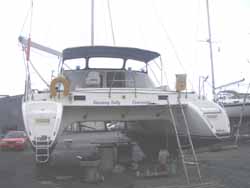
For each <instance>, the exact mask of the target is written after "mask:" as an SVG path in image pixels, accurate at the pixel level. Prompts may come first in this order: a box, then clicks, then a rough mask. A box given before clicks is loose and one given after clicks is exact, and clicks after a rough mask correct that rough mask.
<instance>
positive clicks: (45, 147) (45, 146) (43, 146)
mask: <svg viewBox="0 0 250 188" xmlns="http://www.w3.org/2000/svg"><path fill="white" fill-rule="evenodd" d="M36 148H39V149H40V148H44V149H47V148H49V146H48V145H38V146H36Z"/></svg>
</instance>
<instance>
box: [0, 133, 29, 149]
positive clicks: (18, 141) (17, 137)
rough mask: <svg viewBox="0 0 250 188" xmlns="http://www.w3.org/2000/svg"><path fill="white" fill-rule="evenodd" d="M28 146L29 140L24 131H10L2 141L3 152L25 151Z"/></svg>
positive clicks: (0, 142) (0, 145) (0, 144)
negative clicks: (12, 150)
mask: <svg viewBox="0 0 250 188" xmlns="http://www.w3.org/2000/svg"><path fill="white" fill-rule="evenodd" d="M27 144H28V138H27V135H26V133H25V132H24V131H9V132H8V133H7V134H6V135H5V136H4V138H2V139H1V140H0V147H1V149H2V150H7V149H14V150H24V149H25V148H26V147H27Z"/></svg>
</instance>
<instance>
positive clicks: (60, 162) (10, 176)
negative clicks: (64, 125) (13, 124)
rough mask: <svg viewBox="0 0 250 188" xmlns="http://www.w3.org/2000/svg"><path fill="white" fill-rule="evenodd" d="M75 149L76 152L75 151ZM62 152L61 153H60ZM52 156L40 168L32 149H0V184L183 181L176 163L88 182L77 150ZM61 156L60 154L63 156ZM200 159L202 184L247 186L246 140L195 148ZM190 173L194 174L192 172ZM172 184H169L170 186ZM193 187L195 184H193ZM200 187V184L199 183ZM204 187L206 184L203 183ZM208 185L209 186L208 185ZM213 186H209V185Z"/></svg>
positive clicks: (151, 186) (152, 185) (149, 186)
mask: <svg viewBox="0 0 250 188" xmlns="http://www.w3.org/2000/svg"><path fill="white" fill-rule="evenodd" d="M74 153H75V154H74ZM61 154H63V155H61ZM53 155H54V156H56V155H59V156H61V157H58V158H57V160H53V161H51V165H50V166H47V167H46V168H44V169H39V167H37V166H36V164H35V163H34V161H35V159H34V156H33V155H32V151H31V149H27V150H25V151H21V152H19V151H18V152H15V151H6V152H0V156H1V158H0V187H7V186H8V187H13V188H15V187H20V185H22V187H27V188H29V187H37V188H40V187H41V188H47V187H48V188H60V187H61V188H64V187H65V188H66V187H71V188H74V187H110V188H112V187H124V188H128V187H129V188H132V187H134V188H137V187H138V188H145V187H146V188H156V187H157V188H160V187H161V188H163V187H166V188H167V187H168V186H169V187H174V186H173V185H175V187H181V186H176V185H186V180H185V177H184V176H183V172H182V168H181V167H178V168H177V169H176V170H177V171H176V174H178V175H171V174H168V175H166V176H162V177H161V176H159V177H138V176H136V173H135V171H134V170H132V169H129V168H126V169H123V173H120V172H116V173H107V174H105V175H104V177H103V179H102V180H100V181H98V182H95V183H87V182H86V181H85V178H84V173H83V171H84V170H83V168H82V167H81V166H80V163H79V161H78V162H77V160H74V159H72V157H71V156H72V155H75V156H76V155H77V152H76V151H72V150H71V151H70V153H69V151H68V150H63V149H62V148H61V149H58V150H57V149H56V150H55V151H54V154H53ZM62 156H63V157H62ZM197 156H198V159H199V162H200V168H201V173H202V182H203V184H205V183H207V184H209V183H213V184H215V185H216V186H213V187H227V188H235V187H241V188H248V187H249V186H250V181H249V171H250V166H249V165H247V164H248V163H249V156H250V147H249V143H247V142H245V143H241V145H240V146H239V147H237V148H236V147H232V148H230V149H227V150H217V151H213V150H209V149H208V150H207V151H204V150H203V151H202V150H201V151H200V152H199V150H197ZM191 176H196V175H194V174H192V175H191ZM170 185H171V186H170ZM194 187H195V186H194ZM200 187H202V186H200ZM203 187H206V186H203ZM207 187H209V186H207ZM211 187H212V186H211Z"/></svg>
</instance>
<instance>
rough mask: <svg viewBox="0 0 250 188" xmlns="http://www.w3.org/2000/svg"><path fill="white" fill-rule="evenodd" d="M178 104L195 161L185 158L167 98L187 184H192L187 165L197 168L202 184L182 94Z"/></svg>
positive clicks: (178, 98)
mask: <svg viewBox="0 0 250 188" xmlns="http://www.w3.org/2000/svg"><path fill="white" fill-rule="evenodd" d="M177 102H178V105H179V107H180V109H181V114H182V116H183V120H184V124H185V129H186V131H187V137H188V142H189V145H190V147H191V150H192V157H193V161H188V160H187V159H186V158H185V156H184V152H183V150H182V148H183V146H182V144H181V141H180V138H179V133H178V129H177V124H176V120H175V117H174V113H173V109H172V107H171V104H170V102H169V99H168V98H167V105H168V108H169V112H170V116H171V119H172V122H173V127H174V131H175V135H176V140H177V145H178V149H179V152H180V156H181V160H182V165H183V169H184V173H185V177H186V181H187V184H190V178H189V172H188V168H187V167H188V166H187V165H192V166H195V167H196V170H197V174H198V177H199V181H200V183H201V173H200V167H199V163H198V159H197V156H196V153H195V150H194V146H193V142H192V138H191V134H190V130H189V125H188V122H187V118H186V114H185V112H184V109H183V105H182V103H181V101H180V93H178V97H177Z"/></svg>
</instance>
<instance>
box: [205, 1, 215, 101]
mask: <svg viewBox="0 0 250 188" xmlns="http://www.w3.org/2000/svg"><path fill="white" fill-rule="evenodd" d="M206 4H207V24H208V37H209V38H208V40H207V42H208V43H209V49H210V50H209V51H210V62H211V77H212V94H213V99H215V83H214V60H213V46H212V34H211V25H210V14H209V0H206Z"/></svg>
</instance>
